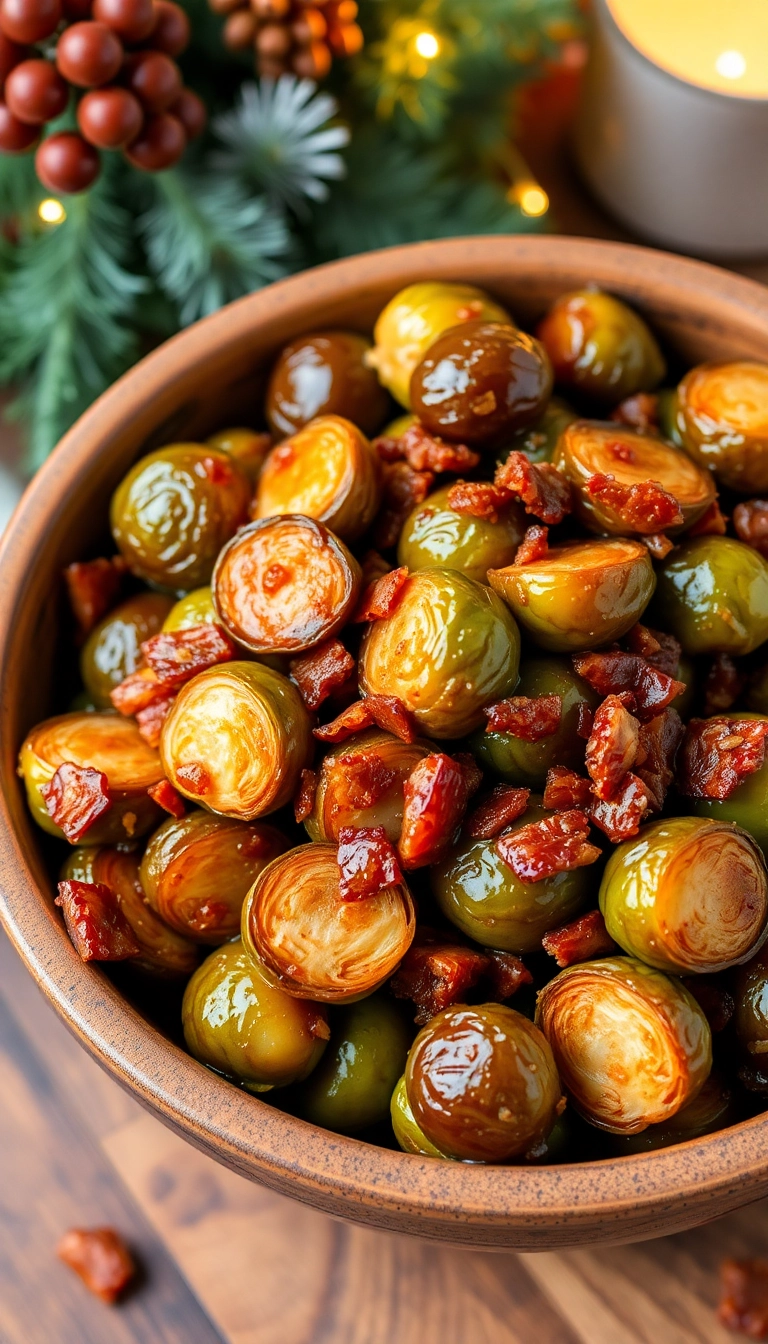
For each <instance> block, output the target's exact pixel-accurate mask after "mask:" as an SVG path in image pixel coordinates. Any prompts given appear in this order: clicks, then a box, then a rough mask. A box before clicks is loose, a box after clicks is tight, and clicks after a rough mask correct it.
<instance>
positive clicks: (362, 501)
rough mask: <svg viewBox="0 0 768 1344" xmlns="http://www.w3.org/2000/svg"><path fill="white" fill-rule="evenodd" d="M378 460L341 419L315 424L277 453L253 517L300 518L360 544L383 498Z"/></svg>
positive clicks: (323, 418) (357, 432) (266, 472)
mask: <svg viewBox="0 0 768 1344" xmlns="http://www.w3.org/2000/svg"><path fill="white" fill-rule="evenodd" d="M380 474H381V473H380V468H379V461H378V458H377V457H376V454H375V453H374V451H373V449H372V448H371V445H370V443H369V442H368V440H367V439H366V437H365V435H364V434H363V433H361V431H360V430H359V429H358V428H357V426H356V425H353V424H352V422H351V420H344V419H343V417H342V416H340V415H324V416H321V417H320V418H319V419H318V420H312V421H311V422H310V423H309V424H308V425H306V426H305V427H304V429H300V430H298V431H297V433H296V434H294V435H293V436H292V437H291V438H290V439H285V440H284V441H283V442H282V443H279V444H278V445H277V447H275V448H273V449H272V452H271V453H270V454H269V457H268V458H267V460H266V462H265V463H264V468H263V470H262V473H261V476H260V477H259V483H258V486H257V489H256V497H255V499H254V501H253V507H252V510H251V516H252V517H253V518H273V517H274V516H275V515H276V514H281V513H300V514H304V515H305V516H306V517H308V518H316V519H317V520H318V522H321V523H325V525H326V527H328V528H330V530H331V531H332V532H335V533H336V535H337V536H339V537H342V538H343V540H344V541H350V542H351V541H356V540H357V538H358V537H361V536H362V534H363V533H364V532H365V531H366V530H367V529H368V528H369V527H370V525H371V523H372V522H373V519H374V516H375V514H376V510H377V509H378V507H379V502H380V499H381V483H380Z"/></svg>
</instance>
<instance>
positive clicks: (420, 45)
mask: <svg viewBox="0 0 768 1344" xmlns="http://www.w3.org/2000/svg"><path fill="white" fill-rule="evenodd" d="M414 45H415V47H416V50H417V51H418V53H419V55H420V56H423V57H424V59H425V61H433V60H434V59H435V57H436V56H437V55H438V54H439V52H440V43H439V42H438V40H437V38H436V36H435V34H434V33H429V32H422V33H419V34H418V36H417V37H416V42H415V44H414Z"/></svg>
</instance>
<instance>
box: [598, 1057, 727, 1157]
mask: <svg viewBox="0 0 768 1344" xmlns="http://www.w3.org/2000/svg"><path fill="white" fill-rule="evenodd" d="M737 1119H738V1115H737V1107H736V1104H735V1099H734V1095H733V1091H732V1089H731V1088H730V1087H728V1086H727V1084H726V1083H725V1082H724V1081H723V1079H722V1078H720V1077H718V1076H717V1075H716V1074H713V1073H711V1074H710V1075H709V1077H708V1078H707V1080H706V1082H705V1083H704V1086H703V1087H702V1089H701V1091H700V1092H699V1093H698V1095H697V1096H695V1097H694V1098H693V1101H689V1102H686V1104H685V1106H681V1108H680V1110H679V1111H678V1112H677V1114H676V1115H673V1116H672V1118H671V1120H668V1121H667V1122H666V1123H665V1124H662V1125H649V1126H648V1128H647V1129H644V1130H642V1131H641V1133H639V1134H614V1135H612V1136H611V1139H610V1145H611V1149H612V1151H613V1152H614V1153H615V1154H616V1155H617V1157H630V1156H633V1155H635V1154H637V1153H652V1152H656V1151H657V1150H658V1149H659V1148H671V1147H672V1145H673V1144H675V1143H686V1142H687V1141H688V1140H689V1139H700V1138H702V1136H703V1135H704V1134H714V1133H715V1132H716V1131H717V1130H718V1129H725V1128H726V1127H727V1126H728V1125H732V1124H734V1123H735V1121H736V1120H737Z"/></svg>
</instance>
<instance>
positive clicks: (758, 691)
mask: <svg viewBox="0 0 768 1344" xmlns="http://www.w3.org/2000/svg"><path fill="white" fill-rule="evenodd" d="M746 701H747V704H748V705H749V708H750V709H752V710H755V711H756V713H758V714H768V663H764V664H763V666H762V667H760V668H758V669H757V671H756V672H754V673H753V674H752V676H751V677H750V679H749V685H748V687H747V694H746Z"/></svg>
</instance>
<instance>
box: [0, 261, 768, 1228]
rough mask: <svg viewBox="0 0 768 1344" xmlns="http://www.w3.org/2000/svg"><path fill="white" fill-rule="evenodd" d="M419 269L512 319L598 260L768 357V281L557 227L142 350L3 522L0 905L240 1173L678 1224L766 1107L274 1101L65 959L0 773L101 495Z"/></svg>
mask: <svg viewBox="0 0 768 1344" xmlns="http://www.w3.org/2000/svg"><path fill="white" fill-rule="evenodd" d="M416 280H464V281H469V282H471V283H473V284H476V285H481V286H483V287H484V288H486V289H488V290H490V291H491V292H492V293H493V294H494V295H495V296H496V297H497V298H499V299H500V300H501V301H502V302H503V303H505V304H507V305H508V306H509V308H510V309H511V311H512V312H513V313H514V314H515V315H516V317H517V318H518V319H519V320H520V321H521V323H523V324H527V323H530V322H532V321H534V320H535V319H536V317H537V316H538V315H539V314H540V313H541V312H542V310H543V309H544V308H545V306H546V305H547V304H548V303H549V302H550V301H551V300H552V299H553V298H554V297H555V296H556V295H558V294H560V293H562V292H563V291H564V290H567V289H570V288H575V287H577V286H581V285H584V284H586V283H588V282H590V281H596V282H597V283H598V284H600V285H602V286H604V287H605V288H606V289H609V290H612V291H613V292H614V293H617V294H619V295H621V296H623V297H624V298H626V299H627V300H628V301H629V302H630V303H632V304H635V305H636V306H637V307H638V308H639V309H640V310H641V311H643V312H644V313H645V314H646V316H647V317H648V318H649V319H650V320H651V321H652V322H653V324H654V326H655V327H656V329H657V330H658V331H659V332H660V333H661V335H662V336H663V338H664V340H665V341H666V342H667V344H668V346H669V347H670V349H671V350H673V351H676V352H677V353H678V354H679V356H680V357H681V359H682V360H683V361H685V362H687V363H689V364H692V363H695V362H698V361H700V360H702V359H707V358H720V359H722V358H758V359H768V290H765V289H763V288H762V287H761V286H759V285H757V284H754V283H752V282H750V281H747V280H742V279H738V278H736V277H734V276H733V275H729V274H727V273H726V272H724V271H720V270H717V269H714V268H712V267H709V266H706V265H702V264H700V263H698V262H691V261H686V260H682V259H680V258H678V257H672V256H667V255H665V254H663V253H658V252H651V251H648V250H646V249H643V248H637V247H627V246H621V245H614V244H609V243H603V242H591V241H581V240H577V239H571V238H469V239H457V240H451V241H445V242H438V243H428V244H417V245H415V246H411V247H403V248H394V249H391V250H388V251H384V252H377V253H372V254H369V255H367V256H362V257H356V258H354V259H352V260H349V261H343V262H339V263H336V264H334V265H330V266H323V267H320V268H319V269H317V270H314V271H309V272H307V273H305V274H303V275H299V276H296V277H295V278H293V279H290V280H285V281H282V282H281V283H279V284H276V285H273V286H271V287H270V288H269V289H265V290H263V291H262V292H261V293H259V294H254V295H252V296H250V297H248V298H245V299H243V300H241V301H240V302H239V303H235V304H233V305H232V306H230V307H229V308H225V309H224V310H223V311H222V312H220V313H217V314H215V315H214V316H213V317H210V318H208V319H207V320H206V321H204V322H200V323H199V324H198V325H196V326H194V327H192V328H191V329H190V330H188V331H185V332H183V333H182V334H181V335H179V336H177V337H175V338H174V339H173V340H171V341H169V342H168V343H167V344H166V345H164V346H162V347H161V348H160V349H159V350H156V351H155V352H154V353H153V354H152V355H150V356H149V357H148V358H147V359H145V360H143V362H142V363H141V364H139V365H138V366H137V367H136V368H135V369H133V370H132V371H131V372H130V373H128V374H127V375H126V376H125V377H124V378H122V379H121V380H120V381H119V382H118V383H116V384H115V386H114V387H112V388H111V389H110V391H109V392H107V393H106V395H105V396H103V397H102V398H101V399H100V400H99V401H98V402H97V403H96V405H95V406H93V407H92V409H91V410H90V411H88V413H87V414H86V415H84V416H83V417H82V419H81V420H79V421H78V423H77V424H76V425H75V427H74V428H73V429H72V430H71V431H70V432H69V434H68V435H67V436H66V438H65V439H64V440H63V442H62V443H61V444H60V446H59V448H58V449H57V450H56V452H55V453H54V454H53V456H52V457H51V459H50V460H49V462H48V463H47V464H46V466H45V467H44V468H43V469H42V471H41V472H40V473H39V474H38V475H37V477H36V478H35V480H34V481H33V483H32V485H31V486H30V488H29V489H28V490H27V493H26V495H25V496H24V498H23V500H22V502H21V504H20V506H19V508H18V510H17V512H16V514H15V516H14V518H13V520H12V522H11V524H10V526H9V528H8V530H7V532H6V534H5V537H4V539H3V543H2V552H1V554H0V629H2V630H3V631H4V643H3V648H2V652H0V771H1V781H0V782H1V783H2V797H1V798H0V888H1V890H0V915H1V916H2V920H3V923H4V925H5V927H6V929H7V931H8V933H9V934H10V936H11V938H12V940H13V942H14V943H15V945H16V947H17V949H18V951H19V953H20V955H21V956H22V957H23V959H24V960H25V962H26V963H27V966H28V967H29V969H30V971H31V972H32V974H33V975H34V977H35V979H36V980H37V982H38V983H39V985H40V986H41V988H42V989H43V990H44V992H45V993H46V994H47V995H48V997H49V998H50V999H51V1001H52V1002H53V1004H54V1006H55V1007H56V1009H57V1011H58V1012H59V1013H60V1015H61V1016H62V1017H63V1018H64V1020H65V1021H66V1022H67V1024H68V1025H69V1026H70V1028H71V1029H72V1031H73V1032H74V1033H75V1034H76V1035H77V1036H78V1037H79V1039H80V1040H81V1042H82V1044H83V1045H84V1046H85V1048H86V1049H87V1050H88V1051H89V1052H90V1053H91V1054H92V1055H93V1056H94V1057H95V1058H96V1059H97V1060H98V1061H99V1063H100V1064H102V1065H103V1066H104V1068H106V1069H107V1070H108V1072H109V1073H111V1074H112V1075H113V1076H114V1077H115V1078H117V1080H118V1081H119V1082H120V1083H122V1085H123V1086H124V1087H126V1088H127V1089H128V1090H129V1091H130V1092H131V1093H133V1095H134V1096H136V1097H137V1098H138V1100H139V1101H141V1102H142V1103H143V1104H144V1105H145V1106H146V1107H147V1108H148V1109H149V1110H150V1111H152V1112H153V1113H154V1114H155V1115H157V1116H159V1117H160V1119H162V1120H163V1121H165V1123H166V1124H168V1125H170V1126H172V1128H173V1129H175V1130H177V1131H178V1133H180V1134H182V1135H183V1136H184V1137H185V1138H187V1139H188V1140H189V1141H190V1142H191V1143H194V1144H195V1145H197V1147H199V1148H201V1149H203V1150H204V1151H205V1152H207V1153H210V1154H211V1155H212V1156H213V1157H215V1158H216V1159H217V1160H218V1161H220V1162H223V1163H224V1164H225V1165H227V1166H229V1167H231V1168H233V1169H234V1170H236V1171H239V1172H241V1173H242V1174H243V1175H244V1176H247V1177H249V1178H251V1179H252V1180H255V1181H261V1182H263V1183H264V1184H265V1185H268V1186H270V1187H271V1188H272V1189H275V1190H279V1191H281V1192H283V1193H284V1194H287V1195H292V1196H294V1197H295V1198H297V1199H300V1200H303V1201H304V1202H305V1203H308V1204H312V1205H314V1206H315V1207H316V1208H319V1209H323V1210H325V1211H326V1212H328V1213H331V1214H335V1215H338V1216H342V1217H346V1218H351V1219H355V1220H357V1221H359V1222H363V1223H369V1224H371V1225H374V1226H377V1227H382V1228H390V1229H394V1230H397V1231H402V1232H411V1233H416V1234H419V1235H421V1236H425V1237H431V1238H434V1239H436V1240H441V1241H446V1242H454V1243H457V1244H463V1245H467V1246H475V1247H480V1246H484V1247H496V1248H499V1249H501V1248H516V1249H518V1250H528V1251H533V1250H542V1249H545V1248H549V1247H556V1246H574V1245H585V1244H589V1243H592V1244H595V1243H600V1242H605V1243H607V1242H616V1241H632V1240H635V1239H639V1238H642V1237H652V1236H655V1235H658V1234H661V1233H669V1232H676V1231H679V1230H681V1229H683V1228H687V1227H691V1226H693V1225H695V1224H697V1223H702V1222H705V1221H706V1220H707V1219H710V1218H714V1217H716V1216H717V1215H718V1214H722V1213H726V1212H727V1211H729V1210H730V1209H734V1208H736V1207H737V1206H739V1205H741V1204H745V1203H748V1202H750V1201H752V1200H756V1199H759V1198H761V1197H762V1196H764V1195H766V1194H768V1115H766V1116H764V1117H758V1118H756V1119H753V1120H750V1121H747V1122H745V1123H743V1124H740V1125H737V1126H735V1127H734V1128H732V1129H729V1130H726V1131H723V1132H721V1133H719V1134H715V1135H712V1136H710V1137H708V1138H703V1139H696V1140H693V1141H691V1142H689V1143H685V1144H682V1145H680V1146H679V1147H676V1148H670V1149H666V1150H662V1151H659V1152H655V1153H649V1154H646V1155H644V1156H641V1157H632V1158H620V1159H612V1160H608V1161H603V1162H593V1163H589V1164H574V1165H566V1166H559V1167H552V1168H546V1167H535V1168H525V1167H472V1166H462V1165H460V1164H458V1163H453V1162H439V1161H435V1160H432V1159H429V1158H425V1159H421V1158H417V1157H412V1156H406V1155H405V1154H404V1153H398V1152H390V1151H387V1150H383V1149H380V1148H376V1147H373V1146H370V1145H368V1144H365V1143H362V1142H358V1141H357V1140H355V1139H347V1138H341V1137H339V1136H337V1135H335V1134H330V1133H328V1132H327V1131H324V1130H321V1129H318V1128H316V1127H315V1126H313V1125H309V1124H306V1123H305V1122H303V1121H301V1120H297V1119H295V1118H293V1117H292V1116H289V1115H285V1114H283V1113H282V1112H281V1111H279V1110H277V1109H276V1108H275V1107H273V1106H269V1105H267V1104H265V1103H264V1102H261V1101H259V1100H257V1099H256V1098H254V1097H252V1096H249V1095H247V1094H246V1093H244V1092H240V1091H238V1089H237V1088H236V1087H233V1086H232V1085H231V1084H230V1083H227V1082H225V1081H224V1080H223V1079H222V1078H219V1077H217V1076H215V1075H214V1074H212V1073H209V1072H208V1071H207V1070H206V1069H204V1068H203V1067H202V1065H200V1064H198V1063H196V1062H195V1060H193V1059H191V1058H190V1057H189V1056H188V1055H186V1054H185V1053H184V1052H183V1050H181V1049H179V1048H178V1047H177V1046H176V1045H174V1044H173V1043H172V1042H171V1041H169V1040H168V1039H166V1038H165V1037H164V1036H163V1035H162V1034H161V1033H160V1032H159V1031H158V1030H157V1029H156V1028H154V1027H153V1026H151V1025H150V1024H149V1023H148V1022H147V1021H146V1020H145V1019H144V1018H143V1017H142V1016H141V1015H140V1014H139V1012H137V1011H136V1010H135V1009H134V1008H133V1007H132V1006H131V1005H130V1004H129V1003H128V1002H127V1000H126V999H125V998H124V997H123V996H122V995H121V993H120V992H119V991H118V989H117V988H116V987H115V986H114V985H113V984H112V982H111V981H110V979H109V978H108V977H107V976H106V975H105V974H103V973H102V972H101V971H99V970H98V969H95V968H94V967H93V966H85V965H83V963H82V962H81V961H80V960H79V958H78V956H77V954H76V953H75V951H74V949H73V948H72V945H71V944H70V942H69V940H68V938H67V936H66V934H65V932H64V928H63V925H62V923H61V920H60V918H59V916H58V912H57V911H56V910H55V909H54V906H53V890H52V883H51V879H50V876H49V872H48V870H47V867H46V863H45V858H44V854H43V847H42V845H41V839H40V833H39V831H37V829H36V828H35V826H34V824H33V822H32V821H31V819H30V817H29V815H28V813H27V810H26V807H25V804H24V799H23V795H22V789H21V787H20V782H19V780H18V779H17V777H16V769H15V767H16V753H17V750H18V747H19V744H20V742H21V741H22V739H23V737H24V734H25V732H26V731H27V729H28V728H29V727H30V725H31V724H33V723H34V722H35V721H36V720H38V719H40V718H42V717H43V716H44V715H45V714H46V712H47V711H48V708H49V704H50V696H51V689H52V687H53V685H54V682H55V678H56V676H57V665H58V666H59V667H60V666H61V662H60V661H59V662H58V664H57V657H56V651H57V638H58V629H59V620H60V615H61V611H62V606H61V601H62V594H61V580H60V574H61V570H62V567H63V566H64V565H65V564H67V563H68V562H70V561H71V560H74V559H75V558H79V557H82V556H83V555H86V554H88V553H89V550H91V548H93V547H98V546H100V545H103V544H104V530H105V520H106V516H107V504H108V500H109V497H110V494H111V492H112V490H113V488H114V487H115V485H116V484H117V482H118V481H119V480H120V478H121V477H122V476H123V474H124V473H125V471H126V470H127V469H128V467H130V465H131V464H132V463H133V462H134V461H135V460H136V458H137V457H139V456H140V455H141V454H143V453H146V452H147V451H148V450H150V449H152V448H154V447H156V446H158V445H160V444H163V443H167V442H168V441H169V440H172V439H196V438H200V437H202V436H204V435H206V434H208V433H210V432H211V431H212V430H213V429H214V428H216V427H218V426H220V425H222V424H233V423H234V424H236V423H238V422H240V423H243V422H245V423H248V420H249V418H251V419H252V418H253V416H254V415H255V414H256V408H257V407H258V405H259V402H260V398H261V395H262V392H263V382H264V378H263V375H264V371H265V369H266V368H267V367H268V365H269V361H270V358H271V357H272V355H273V354H274V353H275V352H276V351H277V350H278V349H279V348H280V347H281V346H282V345H283V344H284V343H285V342H286V341H287V340H288V339H289V338H291V337H293V336H296V335H298V334H300V333H302V332H306V331H309V330H311V329H313V328H315V329H316V328H317V327H329V326H336V325H339V326H348V327H353V328H358V329H360V330H363V331H365V330H370V329H371V327H372V325H373V322H374V319H375V317H376V315H377V313H378V312H379V310H380V309H381V308H382V306H383V305H384V303H386V301H387V300H388V299H389V298H391V296H392V295H393V294H394V293H395V292H396V291H397V290H399V289H400V288H401V287H402V286H403V285H407V284H410V283H411V282H412V281H416ZM59 675H61V674H60V673H59Z"/></svg>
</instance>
